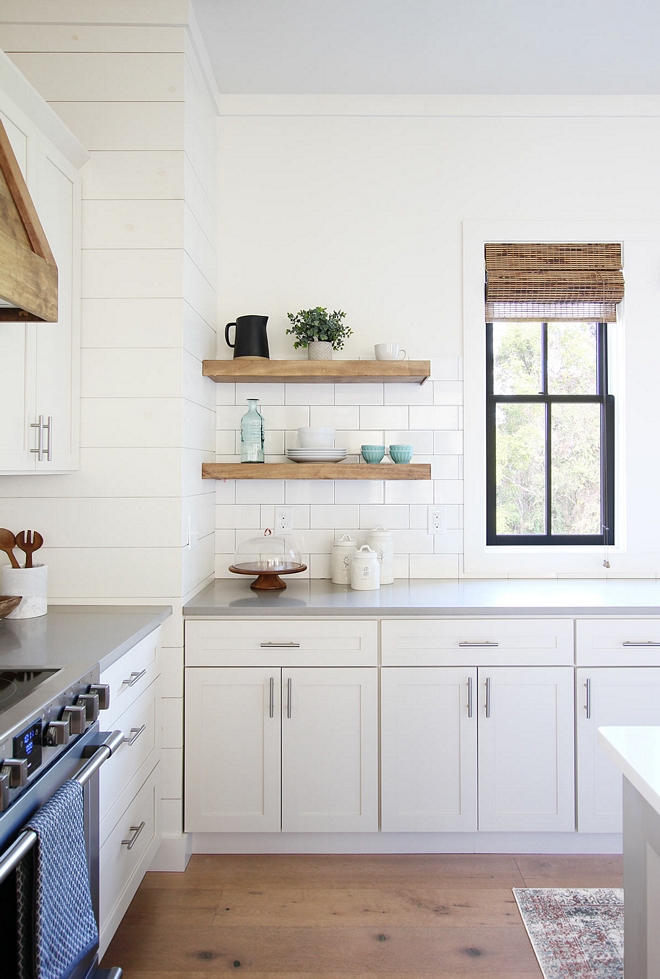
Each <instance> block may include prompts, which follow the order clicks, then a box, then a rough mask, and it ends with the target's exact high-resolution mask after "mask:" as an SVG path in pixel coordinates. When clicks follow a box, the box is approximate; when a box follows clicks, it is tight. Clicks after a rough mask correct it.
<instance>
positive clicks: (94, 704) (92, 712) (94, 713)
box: [76, 693, 99, 724]
mask: <svg viewBox="0 0 660 979" xmlns="http://www.w3.org/2000/svg"><path fill="white" fill-rule="evenodd" d="M76 704H83V705H84V707H85V710H86V711H87V720H88V721H89V722H90V724H93V723H94V721H96V720H97V719H98V716H99V695H98V694H97V693H80V694H78V698H77V700H76Z"/></svg>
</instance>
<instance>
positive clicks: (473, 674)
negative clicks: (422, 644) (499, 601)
mask: <svg viewBox="0 0 660 979" xmlns="http://www.w3.org/2000/svg"><path fill="white" fill-rule="evenodd" d="M476 684H477V671H476V669H465V668H463V667H459V668H440V667H430V668H413V667H404V668H399V669H396V668H384V669H383V670H382V674H381V801H382V829H383V830H385V831H392V832H395V831H402V832H427V833H431V832H460V831H474V830H476V828H477V709H476V707H477V705H476V701H475V694H476Z"/></svg>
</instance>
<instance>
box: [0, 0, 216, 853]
mask: <svg viewBox="0 0 660 979" xmlns="http://www.w3.org/2000/svg"><path fill="white" fill-rule="evenodd" d="M188 7H189V5H188V3H187V2H186V3H184V2H178V0H166V2H165V3H157V4H154V3H153V2H151V0H134V2H133V0H131V3H130V4H127V3H122V2H121V0H120V2H119V3H105V2H104V3H101V2H99V0H91V2H90V0H84V2H81V0H72V2H68V0H64V2H59V3H57V4H52V3H46V4H44V3H40V2H33V0H26V2H23V0H21V2H20V3H13V2H9V3H4V4H3V5H2V10H1V11H0V47H2V48H3V49H4V50H5V51H6V52H7V54H8V55H9V56H10V57H11V58H12V60H13V61H14V62H15V64H16V65H17V67H18V68H19V69H20V70H21V71H22V72H23V73H24V74H25V75H26V77H27V78H28V80H29V81H30V82H31V83H32V84H33V85H34V87H35V88H36V89H37V91H39V93H40V94H41V95H42V96H43V97H44V98H45V99H46V100H47V101H48V102H49V103H50V104H51V106H52V107H53V108H54V109H55V111H56V112H57V113H58V115H59V116H60V117H61V118H62V119H63V120H64V122H65V123H66V124H67V125H68V126H69V128H70V129H71V130H72V131H73V132H74V133H75V135H76V136H77V137H78V138H79V139H80V140H81V142H82V143H83V144H84V145H85V146H86V148H87V149H88V150H89V151H90V153H91V160H90V162H89V163H88V164H87V165H86V166H85V167H84V170H83V259H82V295H83V298H82V348H83V349H82V367H81V375H82V376H81V393H82V400H81V465H80V471H79V472H77V473H73V474H71V475H66V476H52V477H49V476H39V477H7V476H6V477H0V497H2V499H1V502H0V513H1V514H2V520H0V523H2V525H3V526H8V527H15V528H16V529H20V528H21V527H33V528H38V529H39V530H40V531H41V532H42V533H43V535H44V538H45V540H46V546H45V547H44V550H43V553H44V558H45V560H46V561H47V563H48V565H49V575H50V582H49V584H50V600H51V601H54V602H57V603H76V602H82V603H95V602H96V603H103V604H107V603H113V602H122V603H125V602H130V603H133V604H138V603H145V604H152V605H156V604H165V603H166V604H170V605H172V607H173V609H174V615H173V616H172V617H171V618H169V619H168V620H167V621H166V622H165V624H164V634H163V642H164V649H163V673H162V687H161V691H162V694H163V700H162V708H163V711H162V713H163V717H162V720H163V762H162V770H163V796H164V802H163V832H164V835H165V836H170V837H174V838H178V837H180V834H181V827H182V823H181V808H182V806H181V798H182V744H183V720H182V719H183V711H182V703H183V701H182V697H183V625H182V617H181V607H182V604H183V603H184V602H185V601H186V598H187V596H189V595H190V594H191V593H192V592H194V591H196V590H198V588H199V587H200V586H202V585H203V584H204V583H205V582H206V581H207V580H210V579H211V578H212V577H213V561H214V558H213V552H214V526H213V518H214V486H213V484H212V483H208V482H203V481H202V480H201V464H202V462H203V461H209V460H212V459H213V448H214V442H215V390H214V385H213V383H212V382H211V381H208V380H207V379H205V378H202V375H201V361H202V360H203V359H204V358H207V357H212V356H214V354H215V282H216V258H215V241H214V237H215V187H216V176H215V155H216V154H215V150H216V124H215V109H214V104H213V99H212V95H211V91H210V89H209V87H208V84H207V76H206V73H205V66H204V63H203V61H204V57H203V50H202V49H201V48H200V46H199V44H198V42H197V40H196V35H194V24H192V23H189V9H188ZM40 21H42V23H39V22H40ZM130 24H132V25H133V26H126V25H130Z"/></svg>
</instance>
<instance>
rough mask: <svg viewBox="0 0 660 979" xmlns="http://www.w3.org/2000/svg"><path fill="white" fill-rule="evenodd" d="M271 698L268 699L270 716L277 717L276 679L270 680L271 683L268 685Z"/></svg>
mask: <svg viewBox="0 0 660 979" xmlns="http://www.w3.org/2000/svg"><path fill="white" fill-rule="evenodd" d="M268 686H269V688H270V690H269V697H268V716H269V717H275V677H274V676H272V677H271V678H270V683H269V684H268Z"/></svg>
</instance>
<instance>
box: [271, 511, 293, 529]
mask: <svg viewBox="0 0 660 979" xmlns="http://www.w3.org/2000/svg"><path fill="white" fill-rule="evenodd" d="M275 529H276V530H277V531H278V532H279V533H282V534H290V533H291V531H292V530H293V507H292V506H276V507H275Z"/></svg>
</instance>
